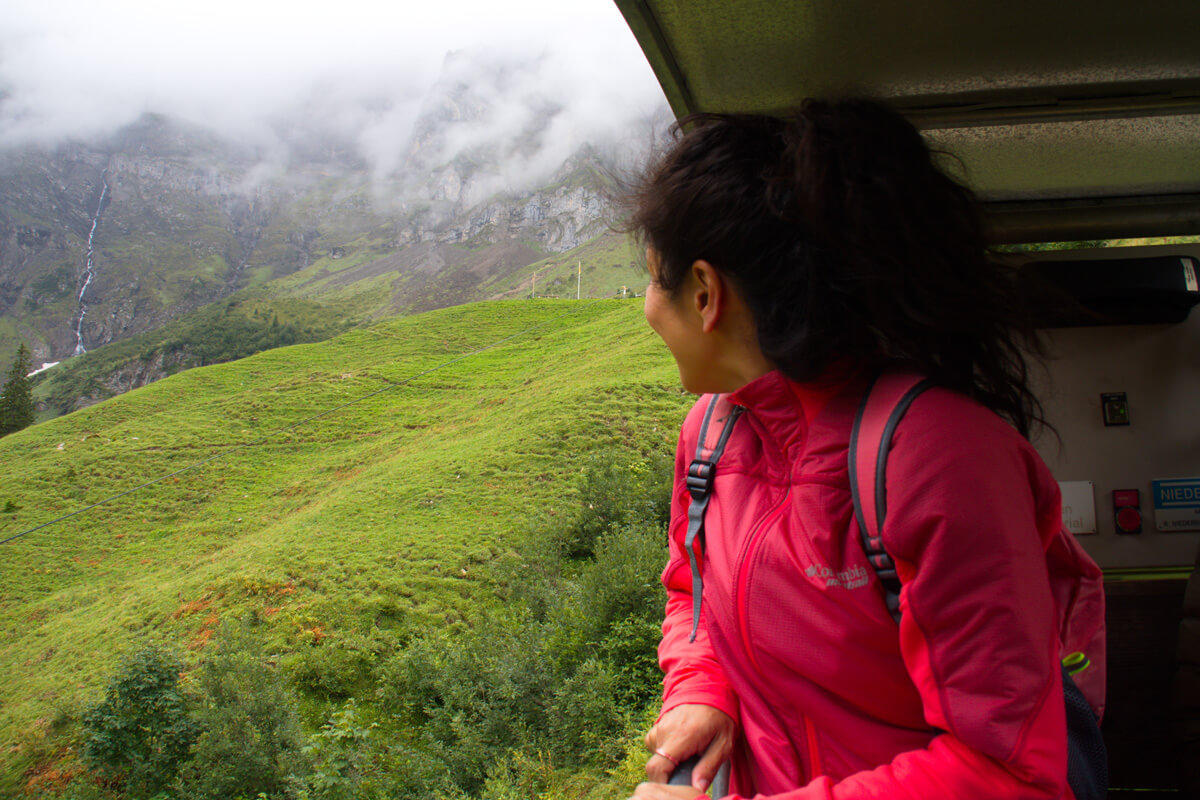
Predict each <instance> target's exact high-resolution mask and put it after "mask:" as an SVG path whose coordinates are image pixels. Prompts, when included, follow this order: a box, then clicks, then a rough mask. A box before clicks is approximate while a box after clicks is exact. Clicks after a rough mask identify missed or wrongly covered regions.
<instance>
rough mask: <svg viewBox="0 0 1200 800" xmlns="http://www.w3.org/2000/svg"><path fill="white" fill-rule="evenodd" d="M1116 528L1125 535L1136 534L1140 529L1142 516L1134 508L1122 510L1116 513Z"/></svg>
mask: <svg viewBox="0 0 1200 800" xmlns="http://www.w3.org/2000/svg"><path fill="white" fill-rule="evenodd" d="M1117 527H1118V528H1120V529H1121V530H1122V531H1123V532H1125V533H1137V532H1138V531H1140V530H1141V529H1142V514H1141V512H1140V511H1138V510H1137V509H1136V508H1122V509H1121V510H1120V511H1118V512H1117Z"/></svg>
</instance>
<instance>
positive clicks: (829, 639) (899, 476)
mask: <svg viewBox="0 0 1200 800" xmlns="http://www.w3.org/2000/svg"><path fill="white" fill-rule="evenodd" d="M864 386H865V383H864V382H860V381H858V380H857V379H855V380H851V381H850V382H849V383H845V382H843V384H842V385H839V386H829V385H820V384H818V385H807V384H806V385H800V384H796V383H794V382H791V381H789V380H787V379H786V378H784V377H783V376H782V375H781V374H780V373H778V372H773V373H770V374H768V375H766V376H764V377H762V378H760V379H758V380H756V381H754V382H752V383H750V384H748V385H747V386H745V387H743V388H742V389H740V390H738V391H737V392H736V393H735V394H734V396H733V398H732V399H733V401H734V402H735V403H737V404H739V405H743V406H745V407H746V408H747V409H748V411H747V413H744V414H743V415H742V417H741V419H740V420H739V421H738V423H737V425H736V427H735V429H734V432H733V436H732V438H731V439H730V441H729V444H728V446H727V448H726V450H725V454H724V455H723V456H722V458H721V461H720V464H719V466H718V468H717V477H716V482H715V486H714V490H713V495H712V499H711V501H710V504H709V506H708V512H707V516H706V537H707V551H706V552H704V553H703V575H704V593H703V612H702V615H701V623H700V631H699V634H698V636H697V638H696V641H695V642H694V643H690V644H689V642H688V636H689V633H690V632H691V627H692V598H691V586H692V582H691V572H690V567H689V564H688V559H687V555H686V552H685V551H684V547H683V541H684V534H685V531H686V528H687V507H688V494H687V490H686V488H685V487H684V485H683V478H684V476H686V471H687V466H688V463H689V462H690V460H691V458H692V455H693V454H694V453H695V448H696V438H697V436H698V433H699V427H700V419H701V417H702V415H703V410H704V407H705V405H706V402H705V401H704V400H702V401H701V402H700V403H698V404H697V406H696V407H695V408H693V409H692V412H691V413H690V414H689V415H688V418H687V421H686V422H685V423H684V426H683V431H682V434H681V436H680V444H679V451H678V455H677V459H676V483H675V493H674V498H673V508H672V523H671V537H670V538H671V545H670V547H671V554H670V561H669V563H668V564H667V568H666V570H665V571H664V573H663V583H664V585H665V586H666V587H667V592H668V599H667V609H666V620H665V622H664V624H663V640H662V644H661V645H660V648H659V658H660V663H661V665H662V668H663V671H664V673H665V678H664V702H663V712H664V713H665V712H666V711H668V710H670V709H671V708H672V707H674V706H676V705H679V704H681V703H704V704H708V705H711V706H715V707H717V708H720V709H721V710H723V711H725V712H726V713H728V714H729V715H730V716H732V717H733V718H734V719H735V720H737V721H738V723H739V726H740V737H739V742H740V745H739V748H738V751H737V752H736V753H735V754H734V757H733V776H732V784H731V791H733V792H734V793H735V794H736V795H738V796H751V795H754V796H772V797H775V798H777V800H785V799H786V800H800V798H815V797H822V798H824V797H838V798H857V797H886V798H908V797H912V798H921V800H933V799H934V798H951V797H953V798H970V799H971V800H985V799H986V798H991V797H995V798H1013V797H1022V798H1040V797H1046V798H1061V797H1070V790H1069V788H1068V787H1067V785H1066V732H1065V720H1064V710H1063V700H1062V686H1061V683H1062V681H1061V674H1060V670H1059V658H1060V646H1059V635H1058V622H1057V620H1056V610H1055V609H1056V606H1055V600H1054V598H1053V597H1052V594H1051V589H1050V585H1049V579H1048V577H1047V566H1046V552H1045V551H1046V548H1047V547H1049V545H1050V543H1051V542H1052V541H1053V540H1054V537H1056V536H1057V535H1058V533H1059V530H1060V528H1061V524H1062V523H1061V511H1060V496H1059V489H1058V484H1057V483H1056V482H1055V480H1054V478H1053V477H1051V475H1050V472H1049V470H1048V469H1047V468H1046V466H1045V464H1044V463H1043V462H1042V460H1041V459H1040V458H1039V457H1038V455H1037V453H1036V452H1035V451H1034V450H1033V448H1032V447H1031V446H1030V445H1029V444H1028V442H1026V441H1025V440H1024V439H1023V438H1022V437H1021V436H1020V435H1019V434H1018V433H1017V432H1016V431H1015V430H1013V429H1012V428H1011V427H1010V426H1009V425H1008V424H1007V423H1005V422H1004V421H1003V420H1002V419H1001V418H1000V417H998V416H997V415H995V414H994V413H992V412H991V411H989V410H987V409H985V408H983V407H982V406H980V405H978V404H977V403H975V402H973V401H971V400H969V399H967V398H965V397H963V396H961V395H959V394H956V393H954V392H951V391H948V390H944V389H931V390H929V391H927V392H925V393H924V394H923V395H921V397H919V398H918V399H917V400H916V402H915V403H914V405H913V406H912V408H911V409H910V410H909V411H908V413H907V414H906V416H905V417H904V418H903V420H902V421H901V423H900V425H899V427H898V428H897V430H896V433H895V436H894V438H893V442H894V446H893V450H892V454H891V456H890V460H889V462H888V468H887V497H888V518H887V525H886V526H885V531H884V544H885V546H886V549H887V551H888V553H889V554H890V555H891V556H892V558H893V560H894V561H895V562H896V564H897V569H898V571H899V574H900V578H901V581H902V586H903V589H902V591H901V596H900V599H901V610H902V612H903V617H902V619H901V622H900V625H899V630H897V626H896V622H895V621H894V620H893V619H892V618H891V616H889V614H888V612H887V609H886V607H885V604H884V601H883V596H882V590H881V588H880V587H879V586H878V585H877V579H876V576H875V574H874V571H873V570H872V569H871V567H870V565H869V564H868V563H867V561H866V557H865V555H864V553H863V550H862V545H861V544H860V542H859V534H858V526H857V524H856V522H855V520H854V514H853V506H852V503H851V498H850V490H849V484H848V481H847V473H846V451H847V444H848V441H849V436H850V428H851V424H852V422H853V417H854V413H855V411H856V410H857V407H858V403H859V400H860V399H861V394H862V391H863V389H864ZM1092 566H1093V568H1094V565H1092ZM1097 574H1098V573H1097Z"/></svg>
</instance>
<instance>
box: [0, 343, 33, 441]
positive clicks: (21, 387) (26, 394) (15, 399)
mask: <svg viewBox="0 0 1200 800" xmlns="http://www.w3.org/2000/svg"><path fill="white" fill-rule="evenodd" d="M32 369H33V361H32V359H31V358H30V356H29V348H27V347H26V346H25V344H24V343H22V344H21V346H20V347H19V348H17V359H16V361H14V362H13V365H12V369H11V370H9V372H8V380H7V381H5V383H4V389H3V391H0V436H7V435H8V434H10V433H13V432H15V431H19V430H21V429H22V428H27V427H29V426H30V425H32V424H33V391H32V389H31V388H30V386H29V372H30V370H32Z"/></svg>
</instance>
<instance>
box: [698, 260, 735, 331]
mask: <svg viewBox="0 0 1200 800" xmlns="http://www.w3.org/2000/svg"><path fill="white" fill-rule="evenodd" d="M692 279H693V281H694V284H693V285H694V286H695V291H694V293H693V295H692V303H693V306H694V307H695V310H696V313H698V314H699V315H700V324H701V330H703V331H704V332H705V333H712V332H713V330H715V329H716V327H717V324H718V323H719V322H720V321H721V315H722V313H723V312H724V310H725V305H726V303H727V302H728V292H729V286H728V284H726V282H725V279H724V278H723V277H721V273H719V272H717V269H716V267H714V266H713V265H712V264H710V263H709V262H707V261H705V260H704V259H702V258H701V259H697V260H695V261H693V262H692Z"/></svg>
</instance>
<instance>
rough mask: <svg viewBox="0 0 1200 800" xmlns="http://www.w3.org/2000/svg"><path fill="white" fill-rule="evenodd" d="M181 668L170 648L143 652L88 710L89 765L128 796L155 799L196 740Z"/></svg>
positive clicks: (86, 746)
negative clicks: (181, 685)
mask: <svg viewBox="0 0 1200 800" xmlns="http://www.w3.org/2000/svg"><path fill="white" fill-rule="evenodd" d="M182 669H183V665H182V663H181V662H180V661H179V659H178V658H177V657H176V656H174V655H173V654H171V653H169V652H167V651H166V650H163V649H161V648H158V647H147V648H145V649H142V650H139V651H137V652H135V653H133V654H132V655H131V656H128V657H127V658H126V659H125V660H124V661H123V662H122V664H121V667H120V669H119V670H118V673H117V675H116V677H115V678H114V679H113V680H112V682H111V683H110V684H109V686H108V690H107V692H106V693H105V697H104V699H103V700H102V701H100V703H98V704H97V705H95V706H93V707H91V708H89V709H88V710H87V711H85V712H84V714H83V728H84V737H85V738H84V744H83V758H84V761H85V763H87V764H88V765H89V766H90V767H92V768H93V769H95V770H96V771H97V772H98V773H100V775H102V776H103V777H104V778H106V779H108V780H109V781H111V782H112V783H115V784H117V785H119V786H120V787H122V788H123V789H124V792H125V796H126V797H130V798H148V797H152V796H153V795H154V794H156V793H157V792H158V791H159V790H160V789H162V788H164V787H165V786H167V785H168V784H169V783H170V782H171V781H172V780H173V779H174V777H175V775H176V772H177V771H178V769H179V765H180V764H181V763H182V762H183V761H184V759H185V758H186V757H187V754H188V750H189V749H190V748H191V746H192V743H193V742H194V741H195V740H196V736H197V734H198V732H199V729H198V726H197V725H196V722H195V720H193V718H192V715H191V710H190V705H191V700H190V698H189V697H187V696H186V695H185V694H184V693H183V692H182V691H181V689H180V686H179V675H180V672H181V671H182Z"/></svg>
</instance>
